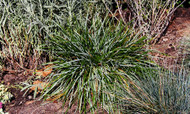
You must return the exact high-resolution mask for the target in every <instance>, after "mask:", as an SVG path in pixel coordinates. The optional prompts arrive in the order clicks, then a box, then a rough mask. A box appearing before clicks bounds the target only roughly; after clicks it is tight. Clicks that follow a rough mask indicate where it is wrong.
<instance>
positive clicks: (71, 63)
mask: <svg viewBox="0 0 190 114" xmlns="http://www.w3.org/2000/svg"><path fill="white" fill-rule="evenodd" d="M78 18H79V17H78ZM80 18H81V19H80V20H78V21H74V22H72V23H74V24H72V26H71V25H70V26H68V27H63V26H61V25H60V27H61V33H59V34H57V33H54V34H52V35H50V38H49V40H50V42H49V44H50V45H49V47H48V48H49V49H50V50H51V51H52V52H53V53H54V55H55V57H54V61H53V62H52V63H51V64H53V65H54V67H53V69H54V74H52V75H50V76H49V79H48V82H49V86H48V87H46V88H45V89H44V92H43V95H42V97H44V98H49V97H52V96H54V97H55V99H54V100H56V98H57V99H59V98H61V99H63V100H64V103H65V102H66V101H69V104H70V105H73V104H74V103H76V102H77V104H78V110H79V111H81V112H87V111H88V110H87V106H90V109H89V110H90V111H92V112H94V111H95V109H96V108H97V107H103V108H105V109H107V111H108V112H114V109H113V108H112V102H111V101H113V100H114V97H112V96H111V95H109V94H107V92H108V91H111V90H112V89H114V88H115V86H114V85H115V83H118V84H119V83H122V81H121V77H120V75H119V74H117V71H118V70H124V71H126V72H127V73H131V72H134V71H135V70H138V69H139V68H141V67H142V66H144V65H145V64H146V54H147V52H146V51H145V50H144V49H143V46H144V43H143V41H144V40H145V39H146V37H141V36H140V33H134V32H133V31H132V29H130V28H127V27H126V26H124V25H123V24H122V23H118V24H116V25H114V26H113V24H114V23H113V22H112V21H111V20H109V19H107V18H106V17H105V18H103V19H102V18H100V16H99V14H98V13H97V14H96V15H95V16H94V17H93V18H92V19H91V20H89V19H88V15H87V17H86V18H83V17H80ZM106 106H107V107H106Z"/></svg>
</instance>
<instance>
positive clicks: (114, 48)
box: [0, 0, 190, 113]
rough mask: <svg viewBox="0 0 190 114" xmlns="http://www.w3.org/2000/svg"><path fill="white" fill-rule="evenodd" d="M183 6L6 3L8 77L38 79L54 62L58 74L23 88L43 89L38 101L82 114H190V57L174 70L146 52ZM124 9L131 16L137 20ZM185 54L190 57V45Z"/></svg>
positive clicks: (3, 37)
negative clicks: (101, 113) (98, 112)
mask: <svg viewBox="0 0 190 114" xmlns="http://www.w3.org/2000/svg"><path fill="white" fill-rule="evenodd" d="M182 2H183V1H181V3H182ZM177 3H178V4H180V3H179V2H178V0H174V1H172V0H166V1H162V0H161V1H158V0H153V1H148V0H141V1H139V0H135V1H133V0H129V1H125V0H124V1H117V0H115V1H114V0H112V1H109V0H53V1H52V0H46V1H42V0H38V1H32V0H15V1H7V0H2V1H0V6H1V9H0V24H1V28H0V43H1V50H0V57H1V65H2V69H1V70H2V72H3V73H2V75H4V74H6V73H7V72H8V73H11V72H13V71H14V73H15V74H18V72H24V73H23V75H26V74H28V75H30V76H32V75H37V74H38V72H37V71H38V70H37V71H36V69H37V68H39V67H40V66H42V65H41V64H42V63H47V62H48V63H47V64H50V66H51V68H50V69H47V70H48V74H50V73H51V74H50V75H48V76H47V75H46V76H44V77H43V76H42V77H40V76H38V77H33V76H32V77H31V78H30V79H31V80H26V82H25V83H24V84H25V85H24V87H23V90H25V89H28V90H31V87H36V88H32V90H34V91H35V92H34V98H35V97H36V95H37V93H38V94H40V98H43V99H44V100H50V101H60V102H63V106H64V105H65V104H67V103H68V104H69V107H71V106H72V105H77V108H76V110H75V111H76V112H77V111H78V112H79V113H88V112H91V113H95V112H96V110H97V109H98V108H101V110H104V111H105V112H107V113H120V112H122V113H188V112H189V108H190V107H189V104H190V103H189V101H190V99H189V98H190V96H189V95H190V93H189V91H190V90H189V84H190V83H189V64H186V63H189V58H188V57H184V61H183V62H181V66H180V67H179V68H178V70H173V71H170V70H168V69H164V68H161V67H160V66H156V65H155V63H153V62H152V61H150V60H151V58H148V57H150V56H149V55H148V52H149V51H150V50H148V48H146V47H147V46H149V45H150V44H151V43H156V42H157V39H156V40H154V39H155V38H159V37H160V36H161V35H162V33H163V32H164V30H165V29H166V28H167V25H168V23H169V21H170V19H171V16H172V14H173V12H174V11H175V9H176V8H177V7H178V6H177V5H176V4H177ZM112 4H115V5H116V9H117V10H116V9H114V8H113V7H115V6H113V5H112ZM124 5H126V6H127V7H126V8H129V10H130V13H131V18H130V19H131V21H129V22H128V21H126V20H127V19H125V18H126V17H124V13H125V12H124V11H125V10H123V8H124V7H123V6H124ZM114 10H116V12H118V13H119V15H120V18H117V17H116V16H114V15H115V14H114V13H112V11H113V12H114ZM110 15H111V16H110ZM115 18H116V20H115ZM151 40H152V41H153V42H151V43H150V42H149V41H151ZM185 42H186V41H185ZM187 45H188V44H187ZM184 51H185V52H184V53H185V54H184V55H187V56H188V55H189V46H186V50H184ZM49 70H50V72H49ZM26 71H27V72H28V71H29V72H30V73H27V72H26ZM3 78H4V77H1V75H0V80H1V79H3ZM34 78H35V79H34ZM39 80H40V81H39ZM30 81H31V82H30ZM36 82H38V83H37V84H38V85H40V86H36ZM29 83H31V84H34V85H31V84H29ZM42 84H45V85H46V86H44V85H43V87H41V86H42ZM2 87H3V88H4V87H6V86H2ZM39 89H40V91H38V90H39ZM0 90H2V89H0ZM4 90H7V89H6V88H5V89H3V92H4ZM26 92H27V91H26Z"/></svg>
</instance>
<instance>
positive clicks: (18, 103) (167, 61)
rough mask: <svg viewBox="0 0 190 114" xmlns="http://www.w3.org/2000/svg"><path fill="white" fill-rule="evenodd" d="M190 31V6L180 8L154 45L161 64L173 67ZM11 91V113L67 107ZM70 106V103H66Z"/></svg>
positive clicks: (11, 78)
mask: <svg viewBox="0 0 190 114" xmlns="http://www.w3.org/2000/svg"><path fill="white" fill-rule="evenodd" d="M189 33H190V8H189V9H183V8H180V9H178V10H177V11H176V13H175V16H174V19H173V21H171V23H170V25H169V27H168V29H167V30H166V32H165V35H164V36H162V37H161V38H160V40H159V42H158V43H157V44H155V45H152V46H151V48H152V49H155V50H158V51H160V52H161V53H165V54H167V55H163V54H161V53H152V55H154V56H155V58H154V60H155V61H156V62H157V63H159V64H160V65H162V66H164V67H166V68H168V67H173V66H172V65H173V64H174V63H178V62H179V58H180V56H182V55H180V54H179V53H178V52H180V51H181V49H180V48H179V43H180V41H182V39H183V38H184V37H188V38H190V36H188V35H189ZM0 75H2V76H0V77H2V79H0V81H2V80H3V81H4V83H5V84H6V85H15V84H18V83H19V82H22V81H24V80H26V79H27V78H28V77H30V76H32V75H31V74H30V72H20V73H19V72H17V73H15V72H14V71H13V72H3V73H1V74H0ZM9 91H10V92H11V93H12V94H13V95H14V98H13V99H12V100H11V102H10V103H7V104H5V106H4V107H5V111H6V112H9V113H10V114H61V113H62V112H65V111H66V110H65V109H66V108H64V109H63V108H62V103H61V102H57V103H52V102H47V101H45V102H42V101H38V100H37V99H33V98H32V94H26V95H25V96H23V94H24V92H21V91H20V89H16V88H10V89H9ZM76 106H77V105H74V106H73V107H72V108H71V109H70V110H69V111H68V114H73V113H74V111H75V109H76ZM66 107H68V105H66ZM97 113H98V114H101V113H105V112H102V111H101V110H100V111H98V112H97Z"/></svg>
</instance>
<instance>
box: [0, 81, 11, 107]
mask: <svg viewBox="0 0 190 114" xmlns="http://www.w3.org/2000/svg"><path fill="white" fill-rule="evenodd" d="M12 97H13V95H12V94H11V93H10V92H8V87H6V86H5V85H4V84H2V83H0V102H1V103H7V102H8V101H9V100H10V99H11V98H12Z"/></svg>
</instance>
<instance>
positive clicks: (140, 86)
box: [115, 65, 190, 113]
mask: <svg viewBox="0 0 190 114" xmlns="http://www.w3.org/2000/svg"><path fill="white" fill-rule="evenodd" d="M188 70H189V69H186V68H184V66H183V65H182V67H181V68H179V69H177V70H175V71H168V70H166V69H162V68H159V67H158V68H156V70H149V71H147V70H144V71H142V74H141V75H142V76H143V77H144V79H142V78H134V77H135V76H129V75H127V74H126V76H127V77H128V79H127V80H126V83H125V84H124V85H120V88H121V89H117V91H116V92H115V93H116V96H117V97H119V99H120V101H121V102H119V103H118V104H119V106H121V110H123V111H124V112H125V113H188V112H189V111H190V110H189V109H190V105H189V104H190V100H189V98H190V87H189V85H190V73H189V72H188ZM126 85H127V86H126Z"/></svg>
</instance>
